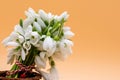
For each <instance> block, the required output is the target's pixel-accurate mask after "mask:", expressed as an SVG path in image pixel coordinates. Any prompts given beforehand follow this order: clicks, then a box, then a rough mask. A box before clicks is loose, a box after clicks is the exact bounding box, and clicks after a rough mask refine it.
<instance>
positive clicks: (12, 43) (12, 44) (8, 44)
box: [5, 42, 19, 47]
mask: <svg viewBox="0 0 120 80" xmlns="http://www.w3.org/2000/svg"><path fill="white" fill-rule="evenodd" d="M5 46H15V47H16V46H19V44H18V43H16V42H8V43H7V44H5Z"/></svg>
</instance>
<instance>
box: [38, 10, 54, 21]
mask: <svg viewBox="0 0 120 80" xmlns="http://www.w3.org/2000/svg"><path fill="white" fill-rule="evenodd" d="M38 13H39V15H40V17H41V18H42V19H43V20H44V21H48V22H50V21H51V20H52V19H53V18H54V17H53V16H54V15H52V14H51V13H48V14H47V13H46V12H45V11H43V10H40V11H39V12H38Z"/></svg>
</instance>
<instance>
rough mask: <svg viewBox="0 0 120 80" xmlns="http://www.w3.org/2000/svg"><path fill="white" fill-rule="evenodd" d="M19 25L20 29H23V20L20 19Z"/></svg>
mask: <svg viewBox="0 0 120 80" xmlns="http://www.w3.org/2000/svg"><path fill="white" fill-rule="evenodd" d="M19 24H20V26H21V27H23V20H22V19H20V21H19Z"/></svg>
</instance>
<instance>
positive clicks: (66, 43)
mask: <svg viewBox="0 0 120 80" xmlns="http://www.w3.org/2000/svg"><path fill="white" fill-rule="evenodd" d="M72 46H73V42H72V41H70V40H67V39H64V40H62V41H61V42H60V44H59V47H60V52H61V54H62V55H63V57H65V58H66V57H67V55H69V54H71V53H72V49H71V47H72Z"/></svg>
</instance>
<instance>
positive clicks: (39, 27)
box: [33, 22, 41, 32]
mask: <svg viewBox="0 0 120 80" xmlns="http://www.w3.org/2000/svg"><path fill="white" fill-rule="evenodd" d="M33 26H34V27H35V29H36V30H37V31H38V32H41V26H40V25H39V24H38V23H37V22H34V23H33Z"/></svg>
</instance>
